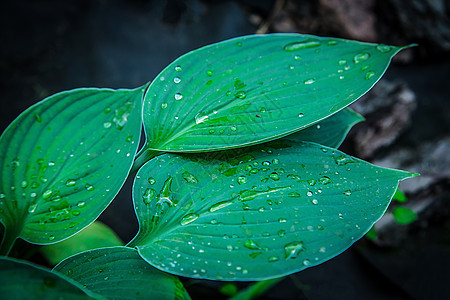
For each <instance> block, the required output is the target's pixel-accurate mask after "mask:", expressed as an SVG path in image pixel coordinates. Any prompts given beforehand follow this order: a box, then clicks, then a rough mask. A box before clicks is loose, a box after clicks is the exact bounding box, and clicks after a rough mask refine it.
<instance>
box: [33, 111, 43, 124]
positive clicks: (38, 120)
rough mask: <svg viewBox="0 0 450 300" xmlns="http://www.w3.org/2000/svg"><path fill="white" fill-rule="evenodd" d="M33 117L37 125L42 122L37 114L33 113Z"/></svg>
mask: <svg viewBox="0 0 450 300" xmlns="http://www.w3.org/2000/svg"><path fill="white" fill-rule="evenodd" d="M34 117H35V118H36V121H37V122H38V123H41V122H42V118H41V116H40V115H39V114H38V113H35V114H34Z"/></svg>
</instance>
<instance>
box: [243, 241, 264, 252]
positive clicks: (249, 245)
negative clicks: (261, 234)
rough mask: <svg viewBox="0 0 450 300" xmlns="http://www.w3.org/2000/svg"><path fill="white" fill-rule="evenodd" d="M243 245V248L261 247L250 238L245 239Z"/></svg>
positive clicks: (255, 248) (258, 248)
mask: <svg viewBox="0 0 450 300" xmlns="http://www.w3.org/2000/svg"><path fill="white" fill-rule="evenodd" d="M244 246H245V248H248V249H251V250H260V249H261V247H260V246H259V245H258V244H256V243H255V242H254V241H252V240H246V241H245V243H244Z"/></svg>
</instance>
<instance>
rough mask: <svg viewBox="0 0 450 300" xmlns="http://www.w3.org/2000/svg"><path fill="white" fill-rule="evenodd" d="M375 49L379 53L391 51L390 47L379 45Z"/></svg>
mask: <svg viewBox="0 0 450 300" xmlns="http://www.w3.org/2000/svg"><path fill="white" fill-rule="evenodd" d="M376 49H377V50H378V51H380V52H381V53H387V52H389V51H391V50H392V47H391V46H388V45H383V44H379V45H378V46H376Z"/></svg>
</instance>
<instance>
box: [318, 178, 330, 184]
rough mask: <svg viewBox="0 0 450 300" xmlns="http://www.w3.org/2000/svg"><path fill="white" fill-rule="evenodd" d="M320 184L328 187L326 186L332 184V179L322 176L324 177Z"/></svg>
mask: <svg viewBox="0 0 450 300" xmlns="http://www.w3.org/2000/svg"><path fill="white" fill-rule="evenodd" d="M319 182H320V183H321V184H323V185H326V184H329V183H331V179H330V177H328V176H322V177H320V179H319Z"/></svg>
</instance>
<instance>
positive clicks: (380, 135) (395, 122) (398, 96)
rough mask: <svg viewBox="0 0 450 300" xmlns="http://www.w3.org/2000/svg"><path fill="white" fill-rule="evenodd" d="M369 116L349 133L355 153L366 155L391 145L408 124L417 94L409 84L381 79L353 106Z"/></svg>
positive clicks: (364, 156)
mask: <svg viewBox="0 0 450 300" xmlns="http://www.w3.org/2000/svg"><path fill="white" fill-rule="evenodd" d="M350 107H351V108H353V109H354V110H355V111H357V112H358V113H360V114H361V115H363V116H364V117H365V118H366V121H365V122H362V123H359V124H357V125H356V126H355V130H353V131H352V132H351V133H350V135H349V140H351V142H352V143H353V147H354V150H355V152H356V155H357V156H358V157H360V158H363V159H367V158H370V157H372V156H373V154H374V153H375V152H376V151H377V150H379V149H380V148H384V147H387V146H389V145H391V144H392V143H393V142H394V141H395V139H396V138H397V137H398V136H399V135H400V134H401V133H402V132H403V131H404V129H405V128H406V127H407V126H408V124H409V120H410V119H411V114H412V112H413V111H414V109H415V107H416V97H415V94H414V92H413V91H412V90H410V89H409V88H408V87H407V86H406V84H404V83H401V82H390V81H387V80H381V81H380V82H378V83H377V85H375V87H374V88H373V89H372V90H371V91H369V92H368V93H367V94H366V95H364V96H363V97H361V98H360V99H359V100H358V101H357V102H355V103H353V104H352V105H351V106H350Z"/></svg>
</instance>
